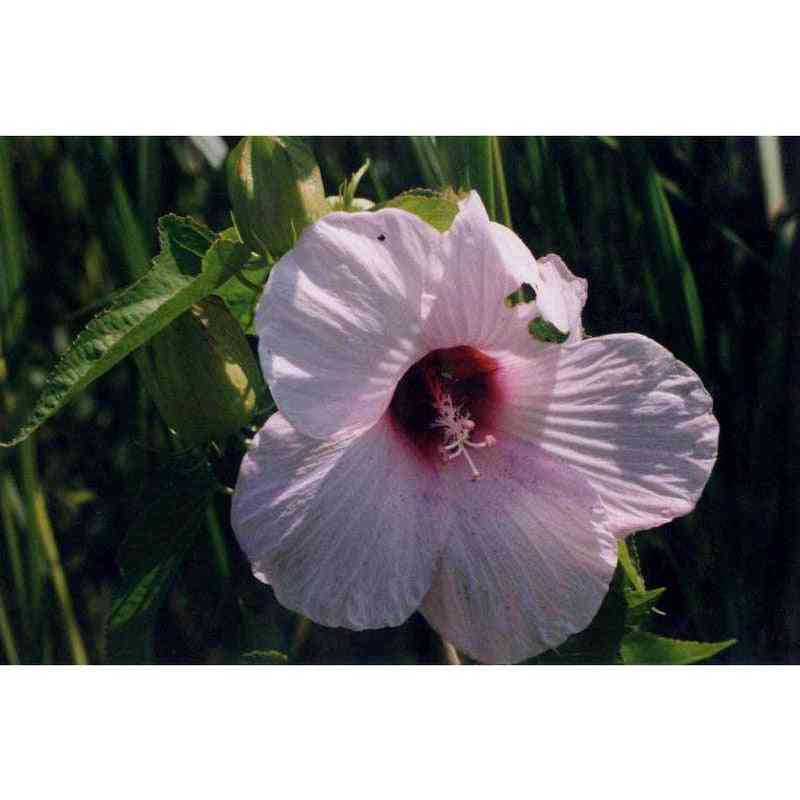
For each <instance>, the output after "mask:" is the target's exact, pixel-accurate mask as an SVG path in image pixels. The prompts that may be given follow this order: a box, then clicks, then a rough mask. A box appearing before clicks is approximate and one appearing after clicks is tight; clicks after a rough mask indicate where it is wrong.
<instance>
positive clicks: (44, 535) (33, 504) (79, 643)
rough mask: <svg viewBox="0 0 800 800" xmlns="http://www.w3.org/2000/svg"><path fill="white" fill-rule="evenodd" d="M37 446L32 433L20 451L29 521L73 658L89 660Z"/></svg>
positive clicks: (20, 447)
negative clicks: (44, 488)
mask: <svg viewBox="0 0 800 800" xmlns="http://www.w3.org/2000/svg"><path fill="white" fill-rule="evenodd" d="M35 447H36V445H35V437H33V436H31V437H30V438H28V439H26V440H25V441H24V442H22V443H21V444H20V445H19V451H18V452H19V459H20V469H21V471H22V494H23V498H24V501H25V506H26V509H27V512H28V521H29V525H30V526H31V528H32V529H33V532H34V534H35V536H36V539H37V541H38V543H39V545H40V546H41V549H42V552H43V554H44V557H45V561H46V565H47V567H48V569H49V572H50V578H51V580H52V581H53V587H54V588H55V593H56V600H57V601H58V605H59V608H60V610H61V615H62V617H63V621H64V627H65V632H66V635H67V641H68V643H69V648H70V652H71V654H72V660H73V662H74V663H75V664H88V663H89V662H88V658H87V655H86V648H85V647H84V644H83V638H82V637H81V632H80V629H79V628H78V622H77V620H76V618H75V612H74V610H73V606H72V597H71V596H70V592H69V586H68V584H67V578H66V575H65V573H64V568H63V566H62V565H61V558H60V556H59V552H58V546H57V544H56V539H55V535H54V533H53V526H52V524H51V522H50V517H49V516H48V514H47V505H46V503H45V499H44V492H43V491H42V486H41V483H40V482H39V476H38V470H37V467H36V450H35Z"/></svg>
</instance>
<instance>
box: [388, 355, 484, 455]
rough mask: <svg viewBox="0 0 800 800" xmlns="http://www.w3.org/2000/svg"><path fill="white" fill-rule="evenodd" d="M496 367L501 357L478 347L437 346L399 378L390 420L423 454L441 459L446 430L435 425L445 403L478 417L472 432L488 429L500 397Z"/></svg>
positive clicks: (478, 433)
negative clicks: (483, 351)
mask: <svg viewBox="0 0 800 800" xmlns="http://www.w3.org/2000/svg"><path fill="white" fill-rule="evenodd" d="M496 370H497V361H495V359H493V358H491V357H490V356H487V355H486V354H485V353H481V352H480V350H476V349H475V348H474V347H467V346H460V347H449V348H446V349H441V350H433V351H432V352H430V353H428V355H426V356H425V357H424V358H422V359H421V360H419V361H417V363H416V364H414V365H413V366H412V367H410V368H409V369H408V371H407V372H406V374H405V375H403V377H402V379H401V380H400V383H398V384H397V388H396V389H395V392H394V396H393V397H392V402H391V404H390V405H389V415H390V419H391V421H392V424H393V425H394V427H395V428H396V430H397V431H398V432H399V433H400V435H401V436H402V437H403V438H404V439H405V440H406V441H407V442H408V443H409V444H410V445H411V446H412V447H413V448H414V450H415V451H416V453H417V454H418V455H419V456H422V457H423V458H424V459H425V460H431V459H433V460H434V461H441V460H442V458H441V448H442V446H443V445H446V444H447V443H448V440H447V436H446V430H443V428H442V426H441V425H437V421H439V420H441V417H442V406H443V404H448V403H449V404H450V405H451V406H452V408H453V409H455V410H456V411H458V412H459V414H460V415H461V416H462V417H464V418H468V419H470V420H471V421H472V423H474V429H472V433H471V434H470V435H473V434H474V436H476V437H480V436H481V435H485V434H487V433H489V429H490V421H491V411H492V408H493V406H494V405H495V403H496V402H497V399H498V388H497V385H496V381H495V376H494V373H495V372H496Z"/></svg>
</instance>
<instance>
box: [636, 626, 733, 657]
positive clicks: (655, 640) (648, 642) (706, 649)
mask: <svg viewBox="0 0 800 800" xmlns="http://www.w3.org/2000/svg"><path fill="white" fill-rule="evenodd" d="M733 644H736V639H728V640H727V641H725V642H688V641H683V640H681V639H666V638H664V637H663V636H656V634H654V633H646V632H645V631H630V632H629V633H627V634H625V638H624V639H623V640H622V645H621V648H620V654H621V656H622V663H623V664H694V663H695V662H697V661H705V660H706V659H707V658H711V656H714V655H716V654H717V653H720V652H722V651H723V650H725V649H727V648H728V647H730V646H731V645H733Z"/></svg>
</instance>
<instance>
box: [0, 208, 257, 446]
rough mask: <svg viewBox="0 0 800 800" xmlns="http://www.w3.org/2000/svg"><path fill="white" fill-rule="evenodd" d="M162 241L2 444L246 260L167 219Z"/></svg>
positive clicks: (237, 247) (232, 245)
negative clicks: (142, 272) (145, 269)
mask: <svg viewBox="0 0 800 800" xmlns="http://www.w3.org/2000/svg"><path fill="white" fill-rule="evenodd" d="M159 239H160V242H161V253H160V255H159V256H157V257H156V259H155V260H154V261H153V265H152V267H151V268H150V270H149V271H148V272H147V273H146V274H145V275H144V276H143V277H142V278H141V279H140V280H138V281H137V282H136V283H134V284H132V285H131V286H129V287H128V288H127V289H124V290H123V291H121V292H120V293H119V294H118V295H116V296H115V298H114V300H113V301H112V304H111V306H110V308H109V309H108V310H107V311H105V312H103V313H101V314H99V315H98V316H97V317H95V318H94V319H93V320H92V321H91V322H90V323H89V324H88V325H87V326H86V328H84V330H83V331H82V332H81V333H80V334H79V335H78V337H77V338H76V339H75V341H74V342H73V343H72V346H71V347H70V349H69V350H68V351H67V352H66V353H65V354H64V355H63V356H62V357H61V359H60V360H59V361H58V363H57V364H56V365H55V367H54V368H53V370H52V372H51V373H50V375H49V376H48V379H47V382H46V383H45V387H44V389H43V391H42V393H41V395H40V396H39V399H38V401H37V402H36V405H35V406H34V408H33V410H32V411H31V413H30V414H29V415H28V417H27V418H26V420H25V421H24V422H23V424H22V426H21V427H20V428H19V430H17V431H16V432H15V433H14V434H13V435H12V438H11V439H10V440H9V441H7V442H0V445H2V446H3V447H11V446H13V445H15V444H17V443H19V442H21V441H22V440H23V439H25V438H27V437H28V436H30V434H31V433H33V431H35V430H36V429H37V428H38V427H39V426H40V425H41V424H42V423H43V422H45V421H46V420H47V419H49V418H50V417H51V416H52V415H53V414H55V413H56V412H57V411H59V410H60V409H61V408H62V407H63V406H64V405H66V404H67V403H68V402H69V401H70V400H71V399H72V398H73V397H75V395H76V394H78V393H79V392H80V391H82V390H83V389H85V388H86V387H87V386H88V385H89V384H90V383H92V381H94V380H96V379H97V378H99V377H100V376H101V375H103V374H104V373H106V372H108V370H109V369H111V367H113V366H114V365H115V364H117V363H118V362H120V361H121V360H122V359H123V358H125V356H127V355H128V354H129V353H131V352H132V351H133V350H135V349H136V348H138V347H141V345H143V344H144V343H145V342H147V341H148V340H149V339H150V338H152V337H153V336H154V335H155V334H156V333H158V332H159V331H160V330H162V329H163V328H165V327H166V326H167V325H169V323H170V322H172V320H174V319H175V318H176V317H178V316H179V315H180V314H182V313H183V312H184V311H186V309H187V308H189V307H190V306H191V305H192V304H193V303H196V302H197V301H198V300H202V299H203V298H204V297H206V296H207V295H209V294H211V293H212V292H213V291H214V290H215V289H216V288H217V287H218V286H221V285H222V284H223V283H224V282H225V281H227V280H228V279H229V278H230V277H231V276H232V275H233V274H234V273H235V272H236V271H238V270H239V269H240V268H241V267H242V265H243V264H244V262H245V259H246V258H247V256H248V251H247V248H246V247H245V246H244V245H243V244H241V243H239V242H235V241H231V240H230V239H229V238H228V237H225V236H215V235H214V234H213V233H212V232H211V231H210V230H208V228H205V227H204V226H203V225H200V224H199V223H197V222H195V221H194V220H191V219H188V218H183V217H177V216H175V215H172V214H170V215H168V216H166V217H162V218H161V220H159Z"/></svg>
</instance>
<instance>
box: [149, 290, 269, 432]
mask: <svg viewBox="0 0 800 800" xmlns="http://www.w3.org/2000/svg"><path fill="white" fill-rule="evenodd" d="M137 362H138V364H139V366H140V368H141V370H142V372H143V376H144V379H145V381H146V383H147V388H148V390H149V391H150V394H151V395H152V396H153V399H154V400H155V402H156V405H157V406H158V410H159V411H160V412H161V416H162V417H163V418H164V420H165V422H166V423H167V425H169V427H170V428H172V429H173V430H175V431H176V432H177V433H178V434H179V435H180V436H181V438H182V439H183V440H184V441H186V442H187V443H191V444H201V443H207V442H209V441H210V440H212V439H221V438H224V437H225V436H227V435H228V434H231V433H234V432H235V431H237V430H239V429H240V428H241V427H243V426H244V425H247V424H248V423H249V422H250V420H251V418H252V415H253V413H254V411H255V409H256V407H257V405H258V402H259V400H262V399H263V395H264V381H263V378H262V377H261V373H260V371H259V369H258V365H257V364H256V361H255V359H254V358H253V354H252V352H251V350H250V346H249V345H248V343H247V339H246V338H245V336H244V334H243V333H242V329H241V327H240V326H239V323H238V322H237V321H236V320H235V319H234V318H233V317H232V316H231V314H230V312H229V311H228V309H227V308H226V306H225V303H224V302H223V301H222V300H220V298H218V297H215V296H213V295H212V296H211V297H207V298H206V299H205V300H202V301H201V302H199V303H196V304H195V305H193V306H192V307H191V308H190V309H189V310H188V311H186V312H185V313H184V314H182V315H181V316H180V317H178V318H177V319H176V320H175V321H174V322H172V323H171V324H170V325H168V326H167V327H166V328H165V329H164V330H163V331H161V333H159V334H158V335H157V336H155V337H154V338H153V339H152V341H151V342H150V345H149V346H148V348H147V351H146V352H143V353H142V354H141V355H140V357H139V358H137Z"/></svg>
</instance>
